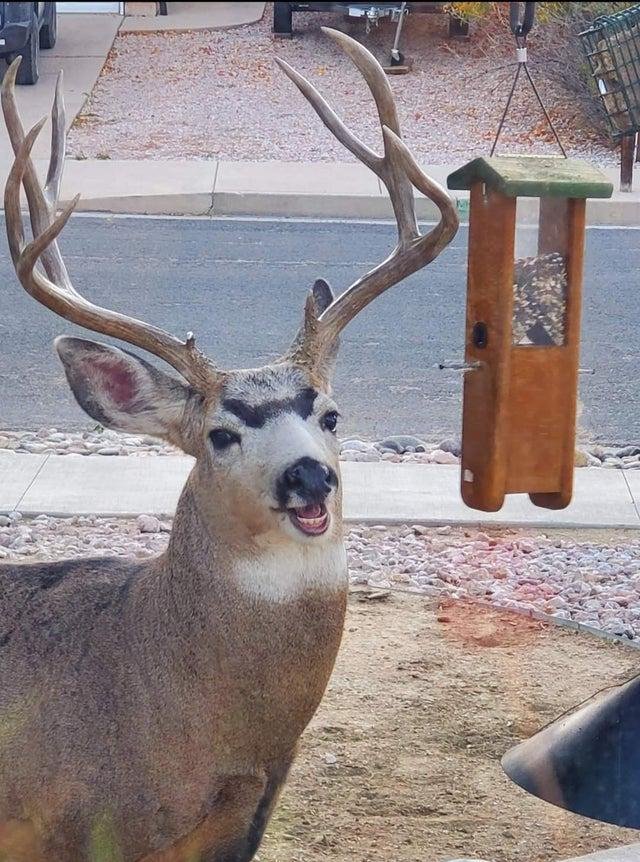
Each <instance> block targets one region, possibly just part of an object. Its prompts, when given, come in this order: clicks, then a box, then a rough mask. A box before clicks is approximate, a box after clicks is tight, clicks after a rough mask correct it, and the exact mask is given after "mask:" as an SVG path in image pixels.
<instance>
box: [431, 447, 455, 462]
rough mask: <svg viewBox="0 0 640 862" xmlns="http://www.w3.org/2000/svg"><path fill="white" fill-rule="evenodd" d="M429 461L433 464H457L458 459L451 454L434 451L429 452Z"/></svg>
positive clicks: (440, 450)
mask: <svg viewBox="0 0 640 862" xmlns="http://www.w3.org/2000/svg"><path fill="white" fill-rule="evenodd" d="M431 460H432V461H433V463H434V464H459V463H460V459H459V458H457V457H456V456H455V455H454V454H452V453H451V452H443V450H442V449H436V450H435V451H434V452H431Z"/></svg>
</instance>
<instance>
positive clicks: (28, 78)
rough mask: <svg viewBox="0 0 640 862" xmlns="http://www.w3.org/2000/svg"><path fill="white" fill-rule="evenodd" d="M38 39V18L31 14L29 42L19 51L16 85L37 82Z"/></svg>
mask: <svg viewBox="0 0 640 862" xmlns="http://www.w3.org/2000/svg"><path fill="white" fill-rule="evenodd" d="M39 41H40V40H39V37H38V16H37V15H36V14H35V12H34V14H33V18H32V20H31V33H30V34H29V41H28V42H27V44H26V45H25V46H24V48H23V49H22V51H20V56H21V57H22V62H21V63H20V68H19V69H18V74H17V75H16V83H18V84H36V83H37V81H38V75H39V73H38V57H39V54H40V48H39Z"/></svg>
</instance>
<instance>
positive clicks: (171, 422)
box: [55, 337, 191, 448]
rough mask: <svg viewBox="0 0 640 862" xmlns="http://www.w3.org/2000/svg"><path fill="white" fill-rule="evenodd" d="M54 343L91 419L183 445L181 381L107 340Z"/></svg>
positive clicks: (188, 391) (187, 393)
mask: <svg viewBox="0 0 640 862" xmlns="http://www.w3.org/2000/svg"><path fill="white" fill-rule="evenodd" d="M55 346H56V350H57V351H58V355H59V357H60V359H61V360H62V364H63V365H64V370H65V374H66V375H67V380H68V381H69V386H70V387H71V390H72V392H73V394H74V395H75V398H76V401H77V402H78V404H79V405H80V407H82V409H83V410H84V411H85V413H88V414H89V416H91V418H92V419H95V420H96V422H99V423H100V424H101V425H104V426H105V427H107V428H113V429H114V430H116V431H127V432H130V433H133V434H150V435H152V436H154V437H162V438H163V439H165V440H169V441H170V442H171V443H174V444H176V445H178V446H181V447H182V448H184V446H183V442H182V434H181V426H182V420H183V417H184V413H185V407H186V405H187V402H188V400H189V397H190V394H191V389H190V388H189V387H188V386H187V385H185V384H184V383H181V382H180V381H179V380H176V379H175V378H174V377H171V376H169V375H168V374H165V373H164V372H163V371H159V370H158V369H157V368H154V366H153V365H150V364H149V363H148V362H145V361H144V359H140V358H139V357H138V356H134V355H133V354H132V353H128V352H127V351H125V350H120V349H119V348H117V347H111V346H109V345H107V344H98V343H97V342H95V341H86V340H85V339H83V338H69V337H61V338H56V340H55Z"/></svg>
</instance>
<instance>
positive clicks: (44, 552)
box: [0, 513, 640, 642]
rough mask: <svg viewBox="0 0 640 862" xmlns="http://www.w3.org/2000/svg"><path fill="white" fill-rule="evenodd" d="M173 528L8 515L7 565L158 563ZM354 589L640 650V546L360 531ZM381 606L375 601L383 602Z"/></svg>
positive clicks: (559, 538)
mask: <svg viewBox="0 0 640 862" xmlns="http://www.w3.org/2000/svg"><path fill="white" fill-rule="evenodd" d="M170 529H171V524H170V523H169V522H163V521H160V520H159V519H158V518H156V517H154V516H151V515H140V516H139V518H138V519H137V520H135V521H132V520H117V519H108V518H99V517H86V516H74V517H71V518H52V517H49V516H47V515H40V516H38V517H37V518H35V519H33V520H27V519H24V518H22V516H21V515H20V514H19V513H12V514H10V515H8V516H6V515H0V560H5V561H9V560H24V561H29V560H35V559H38V560H43V559H60V558H62V557H83V556H108V555H119V556H137V557H148V556H151V555H153V554H156V553H159V552H160V551H161V550H162V549H163V548H164V547H165V546H166V543H167V541H168V533H169V532H170ZM347 549H348V553H349V568H350V576H351V581H352V583H353V584H354V585H358V586H359V587H360V588H362V587H367V588H369V589H371V590H374V591H385V590H390V589H402V590H409V591H411V592H416V593H421V594H423V595H426V596H429V597H438V598H440V599H471V600H476V601H482V602H487V603H490V604H491V605H494V606H495V607H498V608H508V609H518V610H521V611H538V612H541V613H544V614H549V615H550V616H554V617H558V618H562V619H571V620H574V621H576V622H579V623H582V624H584V625H588V626H591V627H593V628H597V629H601V630H603V631H606V632H608V633H610V634H614V635H620V636H624V637H626V638H629V639H630V640H634V641H638V642H640V604H639V602H638V598H639V596H640V538H637V537H635V535H633V536H632V537H627V536H625V535H624V534H621V533H620V532H618V533H610V534H607V535H606V536H604V537H603V536H596V537H595V538H591V539H586V538H584V537H583V535H579V536H578V537H576V536H573V535H563V534H556V533H550V534H549V535H536V534H535V533H530V532H529V531H516V530H505V529H494V530H487V531H486V532H480V531H477V530H472V529H463V528H453V527H449V526H446V527H436V528H433V527H422V526H418V525H416V526H406V527H397V528H386V527H383V526H352V527H351V528H350V529H349V530H348V534H347ZM374 597H375V594H374Z"/></svg>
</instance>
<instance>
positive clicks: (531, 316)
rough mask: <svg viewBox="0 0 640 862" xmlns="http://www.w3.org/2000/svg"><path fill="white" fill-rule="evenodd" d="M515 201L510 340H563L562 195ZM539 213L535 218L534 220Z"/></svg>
mask: <svg viewBox="0 0 640 862" xmlns="http://www.w3.org/2000/svg"><path fill="white" fill-rule="evenodd" d="M537 203H538V202H537V201H535V200H534V199H531V198H524V199H520V200H519V201H518V207H517V229H516V242H515V260H514V265H513V324H512V343H513V344H514V345H518V346H522V347H556V346H557V347H560V346H562V345H564V344H565V327H566V316H567V261H566V255H565V245H564V242H563V237H564V236H565V233H566V220H565V219H564V218H563V214H564V213H565V211H566V210H565V207H563V206H562V205H561V204H563V203H565V202H564V201H560V202H558V201H552V202H551V205H546V204H545V202H544V200H542V201H540V207H539V211H538V212H537V211H536V210H538V207H537V206H535V205H536V204H537ZM538 219H539V220H538Z"/></svg>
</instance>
